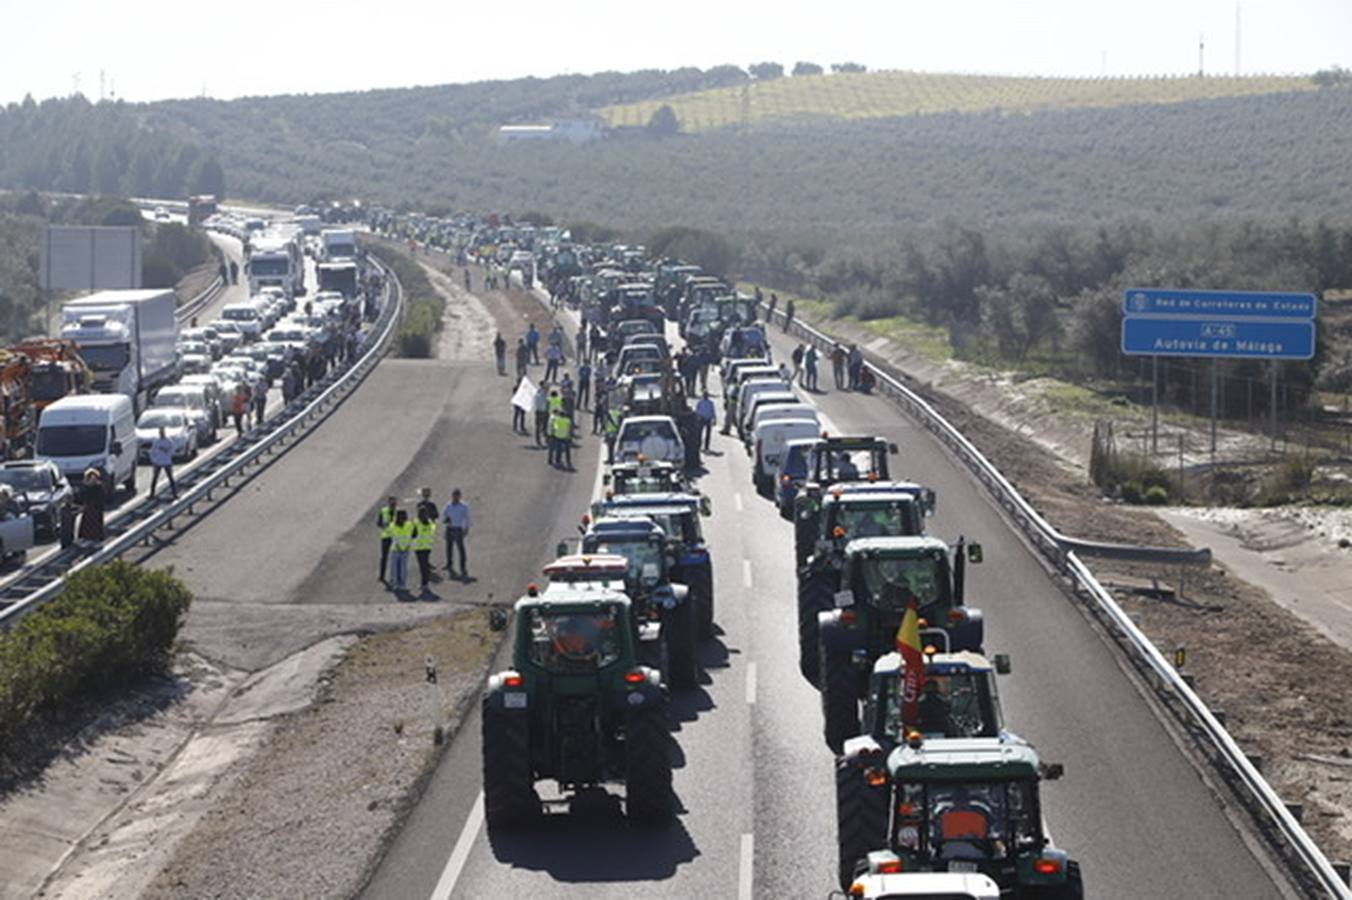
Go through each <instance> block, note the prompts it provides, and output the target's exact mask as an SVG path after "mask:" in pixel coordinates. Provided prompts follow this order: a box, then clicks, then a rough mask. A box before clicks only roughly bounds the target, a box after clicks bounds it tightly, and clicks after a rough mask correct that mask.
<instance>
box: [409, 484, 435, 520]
mask: <svg viewBox="0 0 1352 900" xmlns="http://www.w3.org/2000/svg"><path fill="white" fill-rule="evenodd" d="M438 512H440V510H439V509H438V508H437V505H436V504H435V503H433V502H432V489H431V488H430V487H424V488H418V505H417V506H416V507H414V515H416V516H417V517H418V518H419V519H421V518H422V514H423V513H427V516H428V518H430V519H431V520H432V521H433V522H435V521H436V520H437V513H438Z"/></svg>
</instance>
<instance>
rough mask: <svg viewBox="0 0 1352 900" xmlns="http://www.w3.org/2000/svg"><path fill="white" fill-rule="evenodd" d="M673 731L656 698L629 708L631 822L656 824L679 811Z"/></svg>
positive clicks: (628, 800) (627, 794)
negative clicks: (674, 781)
mask: <svg viewBox="0 0 1352 900" xmlns="http://www.w3.org/2000/svg"><path fill="white" fill-rule="evenodd" d="M670 743H671V730H670V727H669V726H668V725H667V717H666V711H665V710H664V709H663V708H662V707H661V705H659V703H657V702H656V701H652V702H650V704H648V705H645V706H644V707H642V708H639V709H632V710H630V711H629V714H628V717H627V719H626V722H625V735H624V749H625V760H624V770H625V771H624V807H625V812H626V813H627V814H628V816H629V822H630V824H631V825H654V824H660V823H662V822H665V821H667V820H668V819H670V818H671V817H672V816H673V815H674V814H675V812H676V796H675V794H674V793H672V790H671V753H670V747H669V745H670Z"/></svg>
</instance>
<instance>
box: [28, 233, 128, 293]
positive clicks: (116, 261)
mask: <svg viewBox="0 0 1352 900" xmlns="http://www.w3.org/2000/svg"><path fill="white" fill-rule="evenodd" d="M39 275H40V278H41V284H42V287H43V289H44V290H49V291H99V290H119V289H135V288H139V287H141V229H139V228H137V227H135V226H131V225H127V226H109V227H95V226H78V227H71V226H61V225H52V226H49V227H48V228H47V234H46V235H45V236H44V238H43V241H42V267H41V269H40V270H39Z"/></svg>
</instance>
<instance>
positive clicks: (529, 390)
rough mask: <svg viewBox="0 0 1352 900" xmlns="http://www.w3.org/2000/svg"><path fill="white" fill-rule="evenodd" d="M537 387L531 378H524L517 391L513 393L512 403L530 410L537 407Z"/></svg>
mask: <svg viewBox="0 0 1352 900" xmlns="http://www.w3.org/2000/svg"><path fill="white" fill-rule="evenodd" d="M536 390H537V388H536V387H535V385H533V384H531V381H530V379H529V378H522V379H521V384H519V385H518V386H517V388H516V393H515V394H513V395H512V405H513V406H515V407H516V408H517V409H521V410H525V411H526V412H530V411H531V410H532V409H534V408H535V391H536Z"/></svg>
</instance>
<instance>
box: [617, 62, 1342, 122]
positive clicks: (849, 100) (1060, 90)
mask: <svg viewBox="0 0 1352 900" xmlns="http://www.w3.org/2000/svg"><path fill="white" fill-rule="evenodd" d="M1315 89H1316V88H1315V85H1314V83H1313V82H1312V81H1311V80H1310V79H1309V78H1307V77H1304V76H1263V75H1260V76H1246V77H1240V78H1233V77H1208V78H1195V77H1167V78H1166V77H1161V78H1011V77H1004V76H995V75H949V74H935V73H928V72H841V73H834V74H829V75H803V76H795V77H784V78H774V79H771V80H768V81H761V80H757V81H749V82H745V83H743V84H740V85H733V86H727V87H719V88H712V89H708V90H702V91H693V92H690V93H685V94H679V95H677V96H674V97H665V98H653V99H648V100H642V101H638V102H634V103H626V104H619V105H611V106H606V107H604V108H602V109H601V110H599V112H600V114H601V115H602V116H603V117H604V118H605V119H606V121H607V122H609V123H610V124H611V125H612V126H624V125H644V124H646V123H647V122H648V120H649V119H650V118H651V117H652V114H653V113H654V112H656V111H657V109H658V108H660V107H661V106H663V105H664V104H665V105H669V106H670V107H671V108H672V110H673V111H674V112H675V113H676V118H677V119H678V120H679V121H680V123H681V130H682V131H684V132H687V133H693V132H698V131H704V130H707V129H710V128H721V127H725V126H728V125H747V126H756V125H766V124H771V123H781V122H784V121H793V120H802V119H811V118H823V117H825V118H833V119H870V118H887V117H891V116H908V115H920V114H925V113H946V112H990V111H1000V112H1004V113H1032V112H1041V111H1045V110H1062V109H1081V108H1109V107H1117V106H1135V105H1142V104H1156V103H1186V102H1188V101H1191V100H1215V99H1219V98H1223V97H1244V96H1251V95H1255V94H1275V93H1286V92H1291V91H1310V90H1315Z"/></svg>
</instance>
